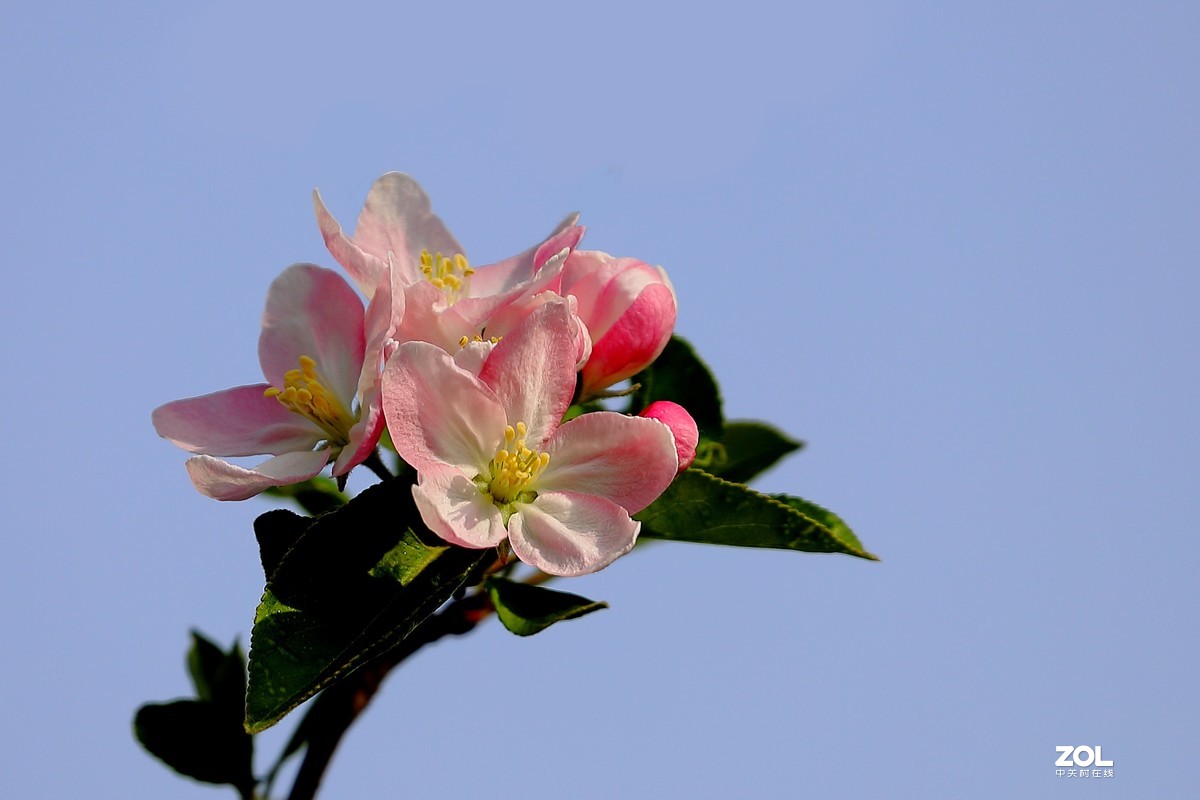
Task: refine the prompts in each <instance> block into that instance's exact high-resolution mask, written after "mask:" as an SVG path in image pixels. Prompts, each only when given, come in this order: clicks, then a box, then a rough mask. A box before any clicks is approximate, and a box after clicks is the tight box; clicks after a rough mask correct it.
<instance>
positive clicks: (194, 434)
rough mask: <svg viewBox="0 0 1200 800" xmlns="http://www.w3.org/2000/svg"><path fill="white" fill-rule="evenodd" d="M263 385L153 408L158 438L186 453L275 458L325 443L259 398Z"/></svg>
mask: <svg viewBox="0 0 1200 800" xmlns="http://www.w3.org/2000/svg"><path fill="white" fill-rule="evenodd" d="M267 388H268V387H267V385H266V384H265V383H259V384H255V385H254V386H238V387H235V388H233V389H226V390H224V391H221V392H213V393H212V394H206V395H202V396H200V397H189V398H187V399H185V400H176V401H174V402H171V403H167V404H166V405H163V406H159V407H158V408H156V409H154V413H153V414H151V421H152V422H153V423H154V430H156V431H158V435H159V436H161V437H163V438H164V439H167V440H169V441H170V442H171V443H172V444H175V445H178V446H179V447H182V448H183V449H184V450H188V451H190V452H192V453H206V454H208V455H214V456H256V455H261V454H263V453H270V454H272V455H279V454H280V453H290V452H292V451H295V450H311V449H312V448H313V446H314V445H316V443H317V442H319V441H320V440H321V439H324V438H325V433H324V431H322V430H321V429H320V428H319V427H317V426H316V425H315V424H313V423H312V422H310V421H309V420H307V419H305V418H304V417H302V416H300V415H299V414H294V413H292V412H291V411H289V410H287V409H286V408H284V406H283V405H282V404H280V402H279V401H278V400H276V399H275V398H274V397H264V396H263V392H264V391H265V390H266V389H267Z"/></svg>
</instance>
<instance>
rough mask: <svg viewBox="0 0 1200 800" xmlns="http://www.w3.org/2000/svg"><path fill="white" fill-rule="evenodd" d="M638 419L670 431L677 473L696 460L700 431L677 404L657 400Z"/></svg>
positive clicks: (689, 416)
mask: <svg viewBox="0 0 1200 800" xmlns="http://www.w3.org/2000/svg"><path fill="white" fill-rule="evenodd" d="M638 416H639V417H646V418H647V419H656V420H658V421H659V422H661V423H663V424H664V425H666V426H667V427H668V428H670V429H671V435H672V436H673V437H675V452H676V454H677V455H678V456H679V471H680V472H683V471H684V470H685V469H687V468H688V467H689V466H691V464H692V462H693V461H695V460H696V445H697V444H698V443H699V441H700V430H699V428H697V427H696V420H694V419H692V415H691V414H689V413H688V412H687V409H685V408H684V407H683V406H681V405H679V404H678V403H672V402H671V401H670V400H657V401H655V402H653V403H651V404H650V405H648V406H646V407H645V408H643V409H642V412H641V413H640V414H638Z"/></svg>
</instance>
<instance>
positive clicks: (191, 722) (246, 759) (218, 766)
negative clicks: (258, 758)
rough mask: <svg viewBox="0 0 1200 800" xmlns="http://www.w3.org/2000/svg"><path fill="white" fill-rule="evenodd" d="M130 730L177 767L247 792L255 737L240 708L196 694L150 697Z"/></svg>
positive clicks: (198, 778)
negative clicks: (184, 697)
mask: <svg viewBox="0 0 1200 800" xmlns="http://www.w3.org/2000/svg"><path fill="white" fill-rule="evenodd" d="M133 730H134V735H135V736H137V740H138V741H139V742H141V743H142V746H143V747H145V748H146V749H147V750H148V751H150V753H151V754H153V755H154V756H155V757H157V758H158V759H160V760H161V761H163V762H164V763H165V764H166V765H167V766H169V767H171V768H172V769H174V770H175V771H176V772H180V773H182V774H184V775H187V776H189V777H191V778H195V779H196V780H198V781H204V782H206V783H228V784H232V785H233V786H236V787H239V789H240V790H242V793H243V795H244V796H249V792H248V790H249V789H251V788H252V787H253V786H254V774H253V771H252V766H251V762H252V760H253V741H252V739H251V737H250V734H248V733H246V731H245V730H243V728H242V717H241V714H240V712H234V713H230V711H229V710H228V709H227V708H225V707H223V706H220V705H218V704H216V703H208V702H204V701H200V700H176V701H175V702H172V703H150V704H147V705H144V706H142V707H141V708H139V709H138V711H137V715H136V716H135V717H134V720H133Z"/></svg>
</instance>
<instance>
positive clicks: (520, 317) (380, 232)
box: [153, 173, 697, 575]
mask: <svg viewBox="0 0 1200 800" xmlns="http://www.w3.org/2000/svg"><path fill="white" fill-rule="evenodd" d="M313 199H314V204H315V208H316V216H317V223H318V227H319V229H320V232H321V235H322V236H323V238H324V240H325V243H326V246H327V247H328V249H329V252H330V254H331V255H332V256H333V258H334V260H336V261H337V262H338V264H340V265H341V266H342V267H343V268H344V269H345V271H346V274H347V275H349V277H350V279H351V281H353V283H354V285H355V286H357V288H358V290H359V291H360V292H361V293H362V295H363V296H364V297H365V298H366V300H367V302H366V303H365V304H364V302H363V300H362V299H360V296H359V294H358V292H356V291H355V289H354V288H353V287H352V286H351V285H350V283H347V281H346V280H344V279H343V278H342V277H341V276H340V275H339V274H338V273H336V272H334V271H332V270H329V269H325V268H322V267H318V266H315V265H312V264H296V265H293V266H291V267H288V268H287V269H286V270H284V272H283V273H282V274H281V275H280V276H279V277H278V278H276V279H275V281H274V282H273V283H272V284H271V287H270V289H269V291H268V293H267V302H266V309H265V311H264V312H263V319H262V333H261V335H260V337H259V344H258V352H259V360H260V362H261V364H262V370H263V375H264V377H265V378H266V381H265V382H264V383H258V384H251V385H247V386H239V387H235V388H233V389H227V390H225V391H221V392H215V393H212V394H207V395H203V396H200V397H192V398H187V399H184V400H177V401H175V402H172V403H167V404H166V405H164V406H161V407H159V408H158V409H156V410H155V411H154V414H153V422H154V426H155V429H156V430H157V431H158V433H159V434H160V435H161V436H163V437H165V438H166V439H168V440H170V441H171V442H173V443H175V444H177V445H179V446H180V447H182V448H184V449H186V450H188V451H190V452H192V453H195V454H196V455H195V456H193V457H192V458H190V459H189V460H188V462H187V469H188V473H189V475H190V476H191V479H192V482H193V483H194V484H195V486H196V488H197V489H199V490H200V491H201V492H202V493H203V494H205V495H208V496H210V497H214V498H217V499H219V500H242V499H246V498H248V497H252V496H254V495H256V494H258V493H260V492H262V491H263V490H265V489H267V488H269V487H273V486H284V485H288V484H293V483H298V482H302V481H305V480H308V479H310V478H313V477H315V476H316V475H318V474H319V473H320V472H321V471H322V470H323V469H324V468H325V467H326V465H331V467H332V474H333V475H334V476H335V477H337V478H343V477H344V476H345V475H346V474H347V473H349V471H350V470H351V469H353V468H354V467H355V466H358V465H360V464H362V463H363V462H364V461H366V460H367V459H369V458H371V457H372V456H373V454H374V453H375V450H376V447H377V445H378V443H379V440H380V437H381V435H382V433H383V430H384V426H385V425H386V428H387V431H388V433H389V435H390V439H391V442H392V444H393V446H394V447H395V449H396V452H397V453H398V454H399V455H400V457H401V458H403V459H404V461H405V462H407V463H408V464H409V465H410V466H412V467H413V468H414V469H415V470H416V472H417V480H416V484H415V485H414V486H413V496H414V498H415V500H416V504H417V507H418V509H419V510H420V513H421V517H422V520H423V521H424V523H425V524H426V525H427V526H428V527H429V528H430V530H432V531H434V532H435V533H436V534H437V535H438V536H440V537H441V538H443V539H445V540H446V541H448V542H451V543H453V544H457V545H460V546H463V547H471V548H488V547H499V546H501V545H502V544H503V543H505V542H507V543H508V546H509V547H510V548H511V550H512V552H513V553H515V554H516V555H517V556H518V557H519V558H520V559H521V560H523V561H525V562H526V563H528V564H531V565H533V566H535V567H537V568H539V569H542V570H544V571H546V572H548V573H551V574H554V575H579V574H584V573H587V572H593V571H595V570H597V569H600V568H602V567H604V566H606V565H608V564H609V563H611V562H612V561H613V560H614V559H615V558H617V557H618V556H620V555H622V554H623V553H625V552H628V550H629V549H630V548H632V547H633V544H634V542H635V541H636V539H637V535H638V531H639V526H640V523H638V522H637V521H635V520H633V519H632V518H631V516H630V515H631V514H635V513H637V512H638V511H640V510H641V509H642V508H644V507H645V506H646V505H648V504H649V503H650V502H652V501H653V500H654V499H655V498H656V497H658V496H659V495H660V494H661V493H662V492H663V490H664V489H666V487H667V486H668V485H670V483H671V481H672V480H673V479H674V477H675V475H676V474H677V473H678V472H679V471H681V470H682V469H683V468H685V467H686V466H687V464H689V463H690V462H691V459H692V458H693V457H694V455H695V449H696V442H697V431H696V424H695V422H694V421H693V420H692V418H691V417H690V416H689V415H688V413H687V412H686V411H685V410H683V409H682V408H681V407H679V406H678V405H675V404H673V403H655V404H653V405H651V406H650V407H648V408H646V409H645V410H644V411H643V412H642V414H641V415H639V416H637V417H632V416H628V415H625V414H620V413H616V412H612V411H602V410H590V411H588V413H583V414H579V415H577V416H574V417H573V418H572V419H570V420H569V421H566V422H564V421H563V420H564V418H565V417H566V416H568V409H569V408H571V407H572V405H573V404H577V405H581V404H584V403H587V402H588V401H590V400H593V399H595V398H598V397H603V396H605V394H606V393H607V390H608V389H609V388H610V387H612V386H613V385H614V384H617V383H619V382H621V381H623V380H626V379H628V378H630V377H631V376H633V375H635V374H636V373H637V372H639V371H640V370H642V369H643V368H645V367H646V366H647V365H649V364H650V363H651V362H653V361H654V359H655V358H657V357H658V355H659V353H661V352H662V350H663V348H664V347H665V345H666V343H667V341H668V340H669V339H670V337H671V333H672V330H673V328H674V325H675V316H676V299H675V293H674V290H673V289H672V287H671V283H670V281H669V280H668V279H667V276H666V274H665V273H664V272H663V271H662V269H661V268H657V267H652V266H650V265H648V264H646V263H644V262H642V261H638V260H636V259H632V258H614V257H612V256H610V255H608V254H607V253H601V252H597V251H587V250H579V249H578V245H579V242H580V240H581V239H582V237H583V234H584V228H583V227H582V226H580V225H578V224H577V218H576V217H574V216H572V217H568V218H567V219H566V220H565V221H564V222H563V223H562V224H560V225H559V226H558V228H556V229H555V230H554V231H553V233H552V234H551V235H550V236H549V237H548V238H546V239H545V240H544V241H542V242H541V243H539V244H537V245H535V246H533V247H531V248H529V249H528V250H526V251H524V252H522V253H520V254H518V255H516V256H512V257H511V258H507V259H505V260H503V261H499V262H496V263H494V264H491V265H488V266H481V267H478V268H476V267H472V266H471V264H470V263H469V262H468V260H467V258H466V256H465V255H464V253H463V250H462V248H461V247H460V246H459V244H458V242H457V241H456V240H455V238H454V236H453V235H451V233H450V232H449V230H447V229H446V227H445V225H443V223H442V221H441V220H440V219H439V218H438V217H437V215H435V214H434V213H433V211H432V209H431V206H430V202H429V198H428V197H427V196H426V194H425V192H424V191H423V190H422V189H421V187H420V186H419V185H418V184H417V182H416V181H414V180H413V179H412V178H410V177H409V176H407V175H403V174H400V173H388V174H386V175H384V176H383V177H381V178H380V179H379V180H377V181H376V182H375V184H374V185H373V186H372V188H371V190H370V192H369V194H368V195H367V200H366V203H365V204H364V206H363V210H362V212H361V213H360V214H359V217H358V222H357V225H356V227H355V230H354V233H353V235H350V236H348V235H346V234H345V233H344V232H343V230H342V227H341V225H340V224H339V223H338V222H337V220H336V219H335V218H334V217H333V215H332V214H330V213H329V211H328V210H327V209H326V207H325V205H324V203H323V202H322V200H321V197H320V195H319V194H317V193H315V192H314V195H313ZM251 455H269V456H272V457H271V458H270V459H268V460H266V461H264V462H263V463H261V464H258V465H257V466H254V467H243V466H239V465H237V464H233V463H230V462H229V461H226V460H225V458H228V457H237V456H251Z"/></svg>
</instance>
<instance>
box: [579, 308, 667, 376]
mask: <svg viewBox="0 0 1200 800" xmlns="http://www.w3.org/2000/svg"><path fill="white" fill-rule="evenodd" d="M675 313H676V311H675V293H674V292H673V291H672V290H671V288H670V287H668V286H666V285H664V284H653V285H650V286H647V287H645V288H644V289H643V290H642V292H641V293H640V294H639V295H638V296H637V299H636V300H634V301H633V303H632V304H631V305H630V306H629V307H628V308H627V309H626V310H625V313H624V314H622V315H621V316H620V317H619V318H618V319H617V320H616V322H615V323H613V325H612V326H611V327H610V328H608V331H607V333H604V335H603V336H601V337H600V338H599V339H598V340H596V341H595V342H594V344H593V345H592V357H591V358H590V359H588V363H587V364H586V365H585V366H584V368H583V385H584V392H585V393H588V392H591V391H593V390H596V389H602V388H604V387H605V386H612V385H613V384H614V383H618V382H620V381H623V380H625V379H626V378H629V377H632V376H633V375H636V374H637V373H638V372H640V371H641V370H642V369H644V368H645V367H646V366H648V365H649V364H650V363H651V362H652V361H654V359H656V358H658V356H659V354H660V353H662V351H663V348H664V347H666V346H667V342H668V341H669V340H670V338H671V332H672V330H674V328H675ZM591 332H592V336H593V337H595V336H597V335H598V334H597V331H596V329H595V328H591Z"/></svg>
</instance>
